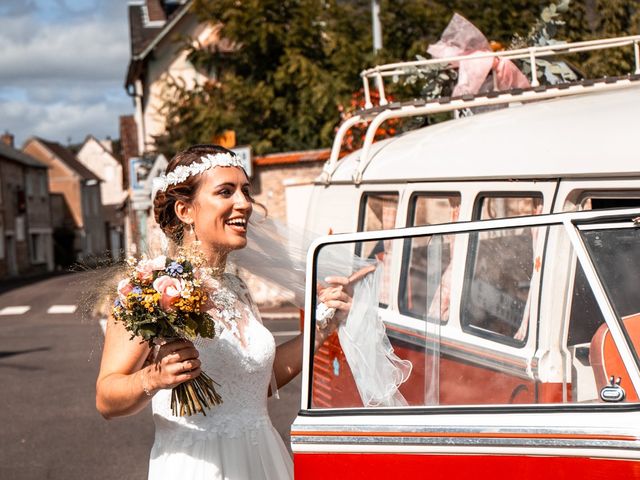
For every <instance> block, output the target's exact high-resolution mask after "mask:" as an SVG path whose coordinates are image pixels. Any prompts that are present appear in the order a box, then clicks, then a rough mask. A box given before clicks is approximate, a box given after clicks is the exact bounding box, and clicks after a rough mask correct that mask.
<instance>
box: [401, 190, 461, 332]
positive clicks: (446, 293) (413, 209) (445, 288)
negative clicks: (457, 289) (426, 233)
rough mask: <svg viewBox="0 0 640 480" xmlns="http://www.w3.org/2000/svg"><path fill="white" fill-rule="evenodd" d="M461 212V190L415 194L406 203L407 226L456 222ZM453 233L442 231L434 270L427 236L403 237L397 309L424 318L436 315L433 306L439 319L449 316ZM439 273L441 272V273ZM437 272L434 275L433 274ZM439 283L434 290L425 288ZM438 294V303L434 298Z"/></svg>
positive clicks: (445, 319) (442, 319)
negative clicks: (436, 264) (429, 255)
mask: <svg viewBox="0 0 640 480" xmlns="http://www.w3.org/2000/svg"><path fill="white" fill-rule="evenodd" d="M459 214H460V194H459V193H450V194H449V193H446V194H427V193H419V194H415V195H414V196H413V197H412V198H411V200H410V203H409V218H408V219H407V226H411V227H413V226H420V225H435V224H439V223H449V222H456V221H457V220H458V216H459ZM453 238H454V236H453V235H443V236H442V239H443V245H442V249H441V251H442V255H441V256H440V257H439V259H440V263H441V265H438V266H437V267H436V269H435V270H436V271H435V272H434V271H432V270H433V269H430V268H428V266H429V265H428V262H427V255H426V253H427V251H428V249H427V248H426V247H427V243H428V242H430V241H431V238H430V237H418V238H409V239H407V240H406V241H405V245H404V250H403V259H402V273H401V274H400V288H399V289H398V303H399V307H400V311H401V312H402V313H403V314H405V315H410V316H412V317H416V318H425V317H426V315H427V314H428V313H429V314H431V313H432V314H431V316H434V317H437V312H432V311H433V310H434V309H436V310H437V309H438V308H440V321H442V322H446V321H447V320H448V319H449V302H450V281H451V259H452V257H453ZM440 275H442V276H441V277H440ZM434 276H437V278H434ZM427 283H428V284H431V285H433V284H436V283H437V284H438V285H439V286H438V287H437V289H436V290H435V291H431V290H430V289H427V288H426V285H427ZM436 297H437V298H439V303H438V305H439V307H438V306H436V304H435V303H434V301H433V299H434V298H436Z"/></svg>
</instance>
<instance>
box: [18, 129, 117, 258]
mask: <svg viewBox="0 0 640 480" xmlns="http://www.w3.org/2000/svg"><path fill="white" fill-rule="evenodd" d="M22 150H23V151H24V152H25V153H27V154H29V155H31V156H32V157H35V158H36V159H38V160H39V161H40V162H42V163H44V164H45V165H47V166H48V167H49V191H50V192H51V194H52V218H53V219H54V225H53V228H54V240H55V241H56V250H55V253H56V263H57V264H59V265H61V266H67V265H68V264H69V262H71V263H72V262H75V261H82V262H89V263H93V262H94V261H95V260H97V259H98V258H102V257H103V256H104V255H105V252H106V250H107V241H106V232H105V231H106V226H105V225H106V224H105V218H104V213H103V210H102V204H101V202H100V183H101V181H102V180H101V178H100V177H98V176H97V175H96V174H94V173H93V172H92V171H91V170H89V169H88V168H86V167H85V166H84V165H83V164H82V163H80V161H78V159H77V158H76V156H75V155H74V154H73V152H71V151H70V150H68V149H67V148H65V147H63V146H62V145H60V144H59V143H56V142H50V141H47V140H43V139H41V138H38V137H32V138H30V139H28V140H27V141H26V142H25V144H24V146H23V149H22Z"/></svg>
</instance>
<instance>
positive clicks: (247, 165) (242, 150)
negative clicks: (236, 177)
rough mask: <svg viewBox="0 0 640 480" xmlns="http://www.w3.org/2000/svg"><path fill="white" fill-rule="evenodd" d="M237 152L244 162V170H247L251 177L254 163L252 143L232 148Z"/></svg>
mask: <svg viewBox="0 0 640 480" xmlns="http://www.w3.org/2000/svg"><path fill="white" fill-rule="evenodd" d="M230 150H231V151H232V152H233V153H235V154H236V155H237V156H238V158H239V159H240V161H241V162H242V165H243V168H244V171H245V172H247V176H248V177H249V178H251V175H253V169H252V163H251V145H246V146H242V147H235V148H231V149H230Z"/></svg>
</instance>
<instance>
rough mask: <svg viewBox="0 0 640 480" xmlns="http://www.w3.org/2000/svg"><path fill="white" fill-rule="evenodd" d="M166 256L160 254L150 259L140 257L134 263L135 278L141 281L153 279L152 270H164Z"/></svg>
mask: <svg viewBox="0 0 640 480" xmlns="http://www.w3.org/2000/svg"><path fill="white" fill-rule="evenodd" d="M166 262H167V257H165V256H164V255H160V256H158V257H155V258H152V259H142V260H140V261H139V262H138V264H137V265H136V270H135V271H136V278H137V279H138V280H139V281H141V282H150V281H151V280H153V272H154V271H159V270H164V267H165V265H166Z"/></svg>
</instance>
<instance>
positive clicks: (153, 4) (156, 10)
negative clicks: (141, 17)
mask: <svg viewBox="0 0 640 480" xmlns="http://www.w3.org/2000/svg"><path fill="white" fill-rule="evenodd" d="M146 4H147V14H148V15H149V21H150V22H165V21H166V20H167V15H166V14H165V13H164V8H162V2H161V1H160V0H147V1H146Z"/></svg>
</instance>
